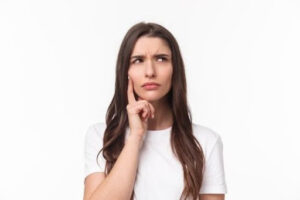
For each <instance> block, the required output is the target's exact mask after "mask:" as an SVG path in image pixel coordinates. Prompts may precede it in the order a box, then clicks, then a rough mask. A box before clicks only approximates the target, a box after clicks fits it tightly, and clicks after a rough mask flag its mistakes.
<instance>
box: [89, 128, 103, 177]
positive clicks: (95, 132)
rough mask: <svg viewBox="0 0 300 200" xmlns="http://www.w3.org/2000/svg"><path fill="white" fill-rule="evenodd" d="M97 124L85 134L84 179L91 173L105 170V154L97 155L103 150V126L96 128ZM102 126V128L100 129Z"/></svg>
mask: <svg viewBox="0 0 300 200" xmlns="http://www.w3.org/2000/svg"><path fill="white" fill-rule="evenodd" d="M96 125H97V124H93V125H90V126H89V127H88V129H87V132H86V134H85V142H84V179H85V177H86V176H88V175H89V174H91V173H94V172H104V169H105V162H106V161H105V159H104V157H103V152H102V151H101V153H100V154H99V156H98V163H99V165H98V163H97V160H96V159H97V154H98V152H99V151H100V149H101V148H102V144H103V141H102V139H103V138H102V136H103V134H104V133H103V131H104V129H103V124H100V123H99V125H98V126H96ZM99 126H100V127H99Z"/></svg>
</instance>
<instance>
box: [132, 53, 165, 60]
mask: <svg viewBox="0 0 300 200" xmlns="http://www.w3.org/2000/svg"><path fill="white" fill-rule="evenodd" d="M144 57H145V56H144V55H134V56H131V58H130V59H133V58H144ZM153 57H156V58H157V57H170V55H169V54H165V53H161V54H155V55H154V56H153Z"/></svg>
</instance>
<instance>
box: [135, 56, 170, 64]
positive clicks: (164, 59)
mask: <svg viewBox="0 0 300 200" xmlns="http://www.w3.org/2000/svg"><path fill="white" fill-rule="evenodd" d="M160 58H161V59H162V60H163V61H167V60H168V59H167V58H165V57H159V59H160ZM137 60H142V59H141V58H138V59H136V60H134V61H133V62H132V63H133V64H135V61H137Z"/></svg>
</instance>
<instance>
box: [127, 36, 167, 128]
mask: <svg viewBox="0 0 300 200" xmlns="http://www.w3.org/2000/svg"><path fill="white" fill-rule="evenodd" d="M159 54H166V55H165V56H158V55H159ZM137 55H139V56H141V57H135V56H137ZM171 56H172V55H171V51H170V49H169V47H168V46H167V44H166V43H165V42H164V41H163V40H162V39H160V38H153V37H141V38H139V39H138V40H137V42H136V44H135V46H134V49H133V52H132V55H131V60H130V66H129V70H128V76H129V77H130V79H131V80H132V81H133V88H134V92H135V94H136V95H137V96H138V100H146V101H147V102H149V103H150V104H151V105H152V106H153V107H154V110H155V115H154V118H151V117H149V118H148V130H160V129H164V128H168V127H170V126H172V124H173V116H172V110H171V108H170V106H169V104H168V102H167V97H166V94H167V93H168V92H169V90H170V89H171V85H172V73H173V66H172V61H171ZM150 81H151V82H156V83H158V84H160V86H159V87H158V89H157V90H146V89H144V88H143V87H142V85H143V84H144V83H146V82H150Z"/></svg>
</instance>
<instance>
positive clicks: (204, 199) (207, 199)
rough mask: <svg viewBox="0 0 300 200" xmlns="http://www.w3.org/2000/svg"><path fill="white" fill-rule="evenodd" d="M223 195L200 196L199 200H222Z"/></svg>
mask: <svg viewBox="0 0 300 200" xmlns="http://www.w3.org/2000/svg"><path fill="white" fill-rule="evenodd" d="M224 199H225V195H224V194H200V200H224Z"/></svg>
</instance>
